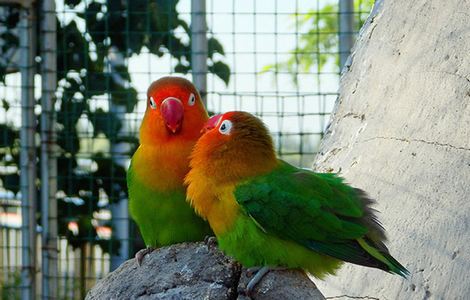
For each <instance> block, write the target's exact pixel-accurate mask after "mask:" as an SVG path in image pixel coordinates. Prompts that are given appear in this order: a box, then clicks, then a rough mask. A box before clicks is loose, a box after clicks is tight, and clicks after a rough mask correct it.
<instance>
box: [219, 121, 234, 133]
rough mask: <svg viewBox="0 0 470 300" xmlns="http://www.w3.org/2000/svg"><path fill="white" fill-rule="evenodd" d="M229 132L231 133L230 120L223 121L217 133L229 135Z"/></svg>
mask: <svg viewBox="0 0 470 300" xmlns="http://www.w3.org/2000/svg"><path fill="white" fill-rule="evenodd" d="M230 131H232V122H231V121H230V120H224V121H223V122H222V123H221V124H220V126H219V132H220V133H222V134H225V135H229V134H230Z"/></svg>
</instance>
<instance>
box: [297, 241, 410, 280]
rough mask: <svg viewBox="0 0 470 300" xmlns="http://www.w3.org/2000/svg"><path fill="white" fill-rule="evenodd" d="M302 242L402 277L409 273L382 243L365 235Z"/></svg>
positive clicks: (352, 261)
mask: <svg viewBox="0 0 470 300" xmlns="http://www.w3.org/2000/svg"><path fill="white" fill-rule="evenodd" d="M303 244H304V245H305V246H307V247H308V248H310V249H312V250H314V251H317V252H320V253H323V254H326V255H328V256H332V257H335V258H338V259H340V260H343V261H346V262H350V263H353V264H356V265H361V266H366V267H371V268H377V269H381V270H384V271H386V272H390V273H394V274H398V275H400V276H402V277H406V276H407V275H409V272H408V270H407V269H406V268H405V267H403V266H402V265H401V264H400V263H399V262H398V261H397V260H396V259H394V258H393V257H392V256H391V255H390V254H389V253H388V250H387V248H386V247H385V245H383V243H381V242H379V243H377V244H376V243H374V242H372V241H371V240H370V239H369V238H367V237H364V238H360V239H357V240H349V241H347V242H343V243H328V242H320V241H313V240H309V241H305V242H304V243H303Z"/></svg>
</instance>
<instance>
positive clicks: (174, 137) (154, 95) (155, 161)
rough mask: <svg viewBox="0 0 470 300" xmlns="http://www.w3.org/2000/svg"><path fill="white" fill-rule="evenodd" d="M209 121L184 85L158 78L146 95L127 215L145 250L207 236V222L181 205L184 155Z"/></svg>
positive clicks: (186, 156)
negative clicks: (132, 221)
mask: <svg viewBox="0 0 470 300" xmlns="http://www.w3.org/2000/svg"><path fill="white" fill-rule="evenodd" d="M207 119H208V116H207V112H206V110H205V108H204V105H203V103H202V101H201V97H200V95H199V93H198V91H197V90H196V88H195V87H194V85H193V84H192V83H191V82H189V81H188V80H186V79H184V78H180V77H163V78H161V79H159V80H157V81H155V82H153V83H152V84H151V85H150V87H149V89H148V91H147V109H146V111H145V115H144V118H143V120H142V125H141V127H140V145H139V147H138V149H137V151H136V152H135V153H134V155H133V157H132V160H131V165H130V167H129V170H128V172H127V186H128V190H129V211H130V214H131V216H132V218H133V219H134V220H135V222H136V223H137V225H138V226H139V229H140V233H141V234H142V237H143V239H144V242H145V244H146V246H147V249H144V250H141V251H139V252H138V253H137V255H136V258H137V261H138V263H139V264H140V263H141V262H142V259H143V257H144V255H145V254H146V253H148V252H150V251H152V250H153V249H154V248H156V247H159V246H163V245H169V244H173V243H178V242H185V241H198V240H202V239H204V237H205V236H207V235H210V234H211V233H212V232H211V230H210V227H209V225H208V224H207V222H205V221H203V220H202V219H201V218H200V217H198V216H197V215H196V214H195V213H194V210H193V209H192V208H191V207H190V206H189V205H188V203H186V201H185V199H186V189H185V187H184V185H183V180H184V176H185V175H186V173H187V172H188V171H189V155H190V153H191V150H192V148H193V146H194V144H195V143H196V141H197V139H198V138H199V137H200V135H201V129H202V127H203V125H204V123H205V122H206V121H207Z"/></svg>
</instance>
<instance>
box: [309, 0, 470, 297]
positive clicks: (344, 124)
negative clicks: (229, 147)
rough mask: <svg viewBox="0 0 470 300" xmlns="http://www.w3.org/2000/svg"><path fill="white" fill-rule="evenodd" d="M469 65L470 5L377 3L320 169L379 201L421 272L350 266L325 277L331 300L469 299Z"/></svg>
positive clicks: (405, 259) (406, 258)
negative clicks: (336, 298) (401, 274)
mask: <svg viewBox="0 0 470 300" xmlns="http://www.w3.org/2000/svg"><path fill="white" fill-rule="evenodd" d="M469 59H470V1H458V0H450V1H445V2H444V1H439V0H415V1H408V0H395V1H390V0H385V1H378V3H377V4H376V7H375V9H374V12H373V14H372V16H371V17H370V18H369V20H368V22H367V24H366V25H365V27H364V28H363V29H362V32H361V34H360V37H359V40H358V42H357V43H356V47H355V51H354V52H353V55H352V57H351V58H350V65H349V67H348V68H347V69H345V70H344V71H343V72H344V74H343V77H342V79H341V83H340V96H339V99H338V101H337V104H336V107H335V111H334V115H333V117H332V121H331V124H330V126H329V128H328V129H327V134H326V136H325V138H324V140H323V142H322V146H321V149H320V154H319V155H318V156H317V158H316V161H315V163H314V166H313V167H314V169H316V170H318V171H329V172H331V171H334V172H340V174H341V175H342V176H343V177H345V178H346V180H347V181H348V182H349V183H351V184H353V185H354V186H356V187H359V188H362V189H364V190H366V191H367V192H368V193H369V194H370V195H371V196H372V197H373V198H375V199H377V201H378V203H377V205H376V208H377V209H378V210H379V211H381V214H380V219H381V220H382V222H383V225H384V227H385V229H386V230H387V232H388V236H389V242H388V246H389V249H390V251H391V253H392V254H393V255H394V256H395V257H396V258H397V259H398V260H399V261H400V262H402V263H403V264H404V265H405V266H406V267H407V268H408V269H409V270H410V272H411V276H410V278H409V279H407V280H404V279H402V278H400V277H399V276H394V275H390V274H387V273H384V272H381V271H379V270H373V269H369V268H363V267H359V266H354V265H348V266H345V267H343V268H342V270H341V271H340V272H339V273H338V276H334V277H329V278H327V279H326V281H323V282H321V281H316V284H317V286H318V287H319V289H320V290H321V291H322V292H323V294H324V295H325V296H327V298H328V296H330V297H333V296H339V295H350V296H356V297H366V296H367V297H374V298H373V299H375V298H378V299H468V297H469V295H470V284H469V278H470V271H469V270H470V233H469V232H470V60H469ZM341 299H345V298H344V297H343V298H341Z"/></svg>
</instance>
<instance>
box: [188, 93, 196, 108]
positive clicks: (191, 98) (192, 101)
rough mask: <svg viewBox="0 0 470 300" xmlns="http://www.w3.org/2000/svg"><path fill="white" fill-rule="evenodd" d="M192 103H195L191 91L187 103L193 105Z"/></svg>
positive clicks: (194, 97)
mask: <svg viewBox="0 0 470 300" xmlns="http://www.w3.org/2000/svg"><path fill="white" fill-rule="evenodd" d="M194 103H196V96H194V94H193V93H191V95H189V99H188V104H189V106H193V105H194Z"/></svg>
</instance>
